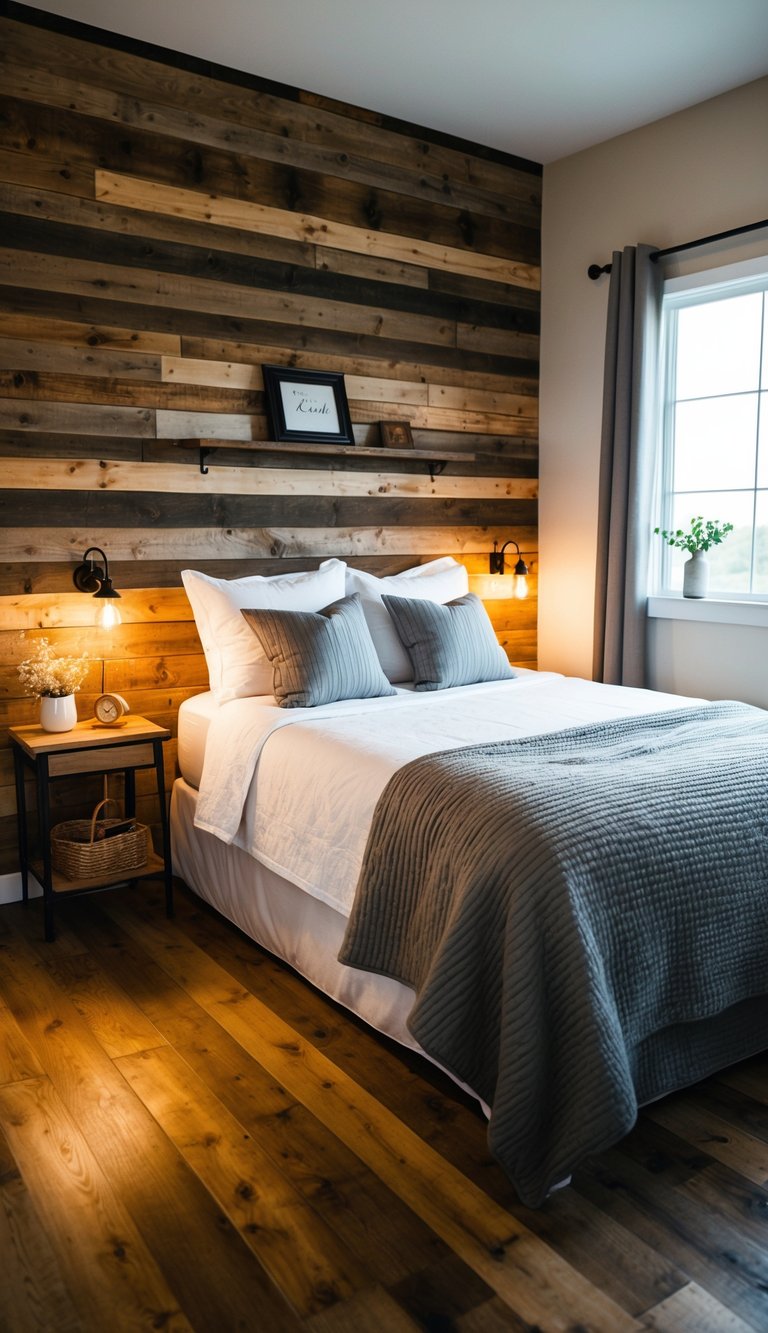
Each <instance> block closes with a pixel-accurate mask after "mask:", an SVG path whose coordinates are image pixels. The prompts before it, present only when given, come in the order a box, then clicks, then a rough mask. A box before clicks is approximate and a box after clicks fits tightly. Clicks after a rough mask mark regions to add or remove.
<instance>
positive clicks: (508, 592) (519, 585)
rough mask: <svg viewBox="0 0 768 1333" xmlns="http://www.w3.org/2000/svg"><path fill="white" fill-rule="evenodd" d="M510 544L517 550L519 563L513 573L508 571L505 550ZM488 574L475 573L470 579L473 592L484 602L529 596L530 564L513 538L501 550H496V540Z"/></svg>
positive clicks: (520, 599) (489, 558)
mask: <svg viewBox="0 0 768 1333" xmlns="http://www.w3.org/2000/svg"><path fill="white" fill-rule="evenodd" d="M508 546H514V548H515V550H516V551H517V563H516V564H515V566H514V569H513V570H512V572H511V573H508V572H507V567H506V562H505V560H504V552H505V551H506V549H507V547H508ZM488 570H489V572H488V573H487V574H473V575H472V576H471V577H470V580H469V586H470V588H471V590H472V592H474V593H476V594H477V596H478V597H480V598H481V599H482V601H484V602H497V601H501V600H504V599H506V600H512V599H515V600H517V601H522V600H523V599H524V598H525V597H527V596H528V566H527V565H526V563H525V561H524V560H523V557H522V556H521V554H520V547H519V546H518V544H517V542H516V541H512V540H511V539H510V540H509V541H507V542H505V543H504V545H503V546H502V548H501V550H500V551H497V550H496V542H494V543H493V550H492V551H491V553H490V555H489V557H488Z"/></svg>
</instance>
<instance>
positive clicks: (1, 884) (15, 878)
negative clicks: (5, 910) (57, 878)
mask: <svg viewBox="0 0 768 1333" xmlns="http://www.w3.org/2000/svg"><path fill="white" fill-rule="evenodd" d="M29 896H30V898H42V896H43V888H42V885H41V884H38V882H37V880H36V879H35V877H34V875H30V876H29ZM20 902H21V872H20V871H18V870H15V871H14V872H13V874H11V875H0V906H4V905H5V904H6V903H20Z"/></svg>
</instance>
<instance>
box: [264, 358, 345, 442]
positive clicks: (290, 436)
mask: <svg viewBox="0 0 768 1333" xmlns="http://www.w3.org/2000/svg"><path fill="white" fill-rule="evenodd" d="M261 369H262V372H263V375H264V392H265V394H266V399H267V417H268V420H269V428H270V432H271V436H272V439H273V440H276V441H277V442H278V443H279V444H288V443H290V442H291V441H292V440H298V441H301V440H303V441H306V442H308V443H326V444H354V443H355V438H354V436H353V434H352V422H351V421H350V419H349V405H348V403H347V393H346V390H345V388H344V376H343V375H342V374H338V373H335V372H332V371H329V372H328V373H327V374H326V373H325V371H321V370H294V369H292V368H291V367H290V366H262V368H261Z"/></svg>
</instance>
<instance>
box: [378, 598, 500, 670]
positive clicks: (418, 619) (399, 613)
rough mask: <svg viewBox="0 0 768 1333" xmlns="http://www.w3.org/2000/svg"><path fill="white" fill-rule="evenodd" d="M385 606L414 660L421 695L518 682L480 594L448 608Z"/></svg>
mask: <svg viewBox="0 0 768 1333" xmlns="http://www.w3.org/2000/svg"><path fill="white" fill-rule="evenodd" d="M382 601H383V603H384V605H385V606H386V608H387V610H388V612H389V614H390V615H391V617H392V620H393V621H394V625H395V629H396V630H397V632H398V634H399V636H400V641H401V643H402V645H403V647H404V648H405V651H406V652H407V654H408V656H409V657H410V659H411V663H412V665H413V676H414V684H415V686H416V689H417V690H446V689H448V688H449V686H451V685H477V684H479V683H480V682H481V681H486V680H507V679H508V678H510V677H512V676H514V674H515V673H514V671H513V670H512V668H511V667H510V665H509V662H508V661H507V656H506V653H505V652H504V649H503V648H502V647H501V644H500V643H499V641H498V639H497V638H496V635H495V634H494V632H493V626H492V624H491V622H490V620H489V619H488V613H487V611H486V609H485V607H484V606H483V603H482V602H481V601H480V598H479V597H476V596H475V594H474V593H472V592H468V593H467V594H466V595H465V596H464V597H457V598H456V600H455V601H453V602H445V603H444V604H443V605H442V606H440V605H439V604H438V603H437V602H423V601H415V600H414V599H413V598H410V597H388V596H387V595H386V594H384V596H383V597H382Z"/></svg>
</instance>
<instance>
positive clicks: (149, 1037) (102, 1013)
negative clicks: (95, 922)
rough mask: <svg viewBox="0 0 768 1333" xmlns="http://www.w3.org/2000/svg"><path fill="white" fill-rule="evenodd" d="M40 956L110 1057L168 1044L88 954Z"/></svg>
mask: <svg viewBox="0 0 768 1333" xmlns="http://www.w3.org/2000/svg"><path fill="white" fill-rule="evenodd" d="M112 808H113V809H114V807H112ZM41 958H42V959H43V961H44V963H45V964H46V966H47V968H48V972H49V974H50V975H51V976H52V977H53V978H54V980H55V981H56V983H57V985H59V986H60V987H61V989H62V991H64V993H65V994H66V995H68V996H69V999H70V1000H71V1002H72V1004H73V1005H74V1006H75V1008H76V1010H77V1012H78V1013H79V1014H80V1015H81V1017H82V1018H83V1019H84V1020H85V1022H86V1023H87V1024H88V1027H89V1028H90V1030H91V1032H92V1033H93V1035H94V1037H95V1038H96V1040H97V1042H98V1043H99V1045H100V1046H101V1048H102V1050H103V1051H105V1052H106V1054H107V1055H108V1056H109V1057H110V1058H111V1059H113V1060H116V1059H119V1058H120V1057H121V1056H130V1055H135V1054H136V1053H137V1052H139V1051H147V1050H152V1049H154V1048H156V1047H161V1046H165V1045H166V1044H167V1043H166V1040H165V1038H164V1037H163V1036H162V1035H161V1033H160V1032H158V1030H157V1028H156V1027H155V1025H154V1023H152V1022H150V1020H149V1019H148V1018H147V1016H146V1014H145V1013H144V1012H143V1011H142V1010H141V1009H140V1008H139V1006H138V1005H137V1004H135V1003H134V1002H133V1000H131V999H129V997H128V996H127V995H126V994H125V992H124V991H120V990H118V988H117V986H115V984H114V982H113V981H112V979H111V977H109V976H108V975H107V974H106V973H105V972H103V971H102V969H101V968H100V967H99V966H98V965H97V963H96V961H95V959H93V958H92V957H91V955H90V954H88V953H75V954H72V955H70V956H68V957H61V956H59V955H56V954H54V953H51V952H49V951H48V950H46V949H45V946H42V951H41Z"/></svg>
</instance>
